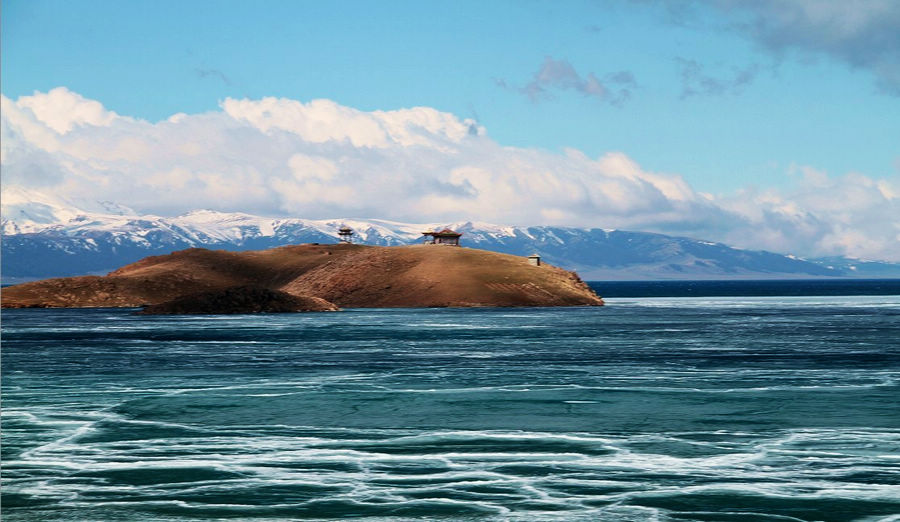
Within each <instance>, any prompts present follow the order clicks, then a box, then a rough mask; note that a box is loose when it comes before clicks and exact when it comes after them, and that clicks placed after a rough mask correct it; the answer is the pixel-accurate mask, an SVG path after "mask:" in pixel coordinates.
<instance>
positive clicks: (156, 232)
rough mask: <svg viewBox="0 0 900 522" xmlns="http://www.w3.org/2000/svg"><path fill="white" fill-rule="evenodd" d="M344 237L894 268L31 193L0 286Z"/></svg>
mask: <svg viewBox="0 0 900 522" xmlns="http://www.w3.org/2000/svg"><path fill="white" fill-rule="evenodd" d="M342 225H347V226H349V227H351V228H353V229H354V231H355V235H354V240H355V242H358V243H363V244H370V245H404V244H413V243H416V242H420V241H421V240H422V232H423V231H426V230H437V229H441V228H444V227H448V228H451V229H454V230H457V231H459V232H462V233H463V238H462V243H463V245H464V246H470V247H474V248H482V249H485V250H493V251H497V252H504V253H508V254H515V255H529V254H532V253H535V252H536V253H538V254H540V255H541V256H542V257H543V258H544V259H545V260H546V261H547V262H549V263H551V264H554V265H557V266H561V267H564V268H568V269H572V270H577V271H578V272H579V274H581V276H582V277H583V278H584V279H589V280H590V279H595V280H602V279H706V278H733V277H735V278H736V277H742V278H782V277H821V276H825V277H827V276H832V277H851V276H870V277H896V276H898V275H900V265H897V264H892V263H877V262H876V263H873V262H860V261H856V260H850V259H846V258H830V259H828V260H827V261H825V262H823V261H815V260H804V259H799V258H796V257H793V256H785V255H780V254H775V253H771V252H763V251H749V250H740V249H736V248H731V247H729V246H727V245H723V244H721V243H713V242H709V241H700V240H696V239H688V238H681V237H672V236H666V235H662V234H654V233H647V232H628V231H622V230H608V229H598V228H569V227H550V226H534V227H519V226H501V225H493V224H489V223H480V222H471V221H467V222H458V223H398V222H393V221H385V220H379V219H365V220H363V219H326V220H311V219H300V218H267V217H260V216H254V215H250V214H243V213H223V212H216V211H211V210H197V211H193V212H190V213H187V214H184V215H180V216H176V217H160V216H152V215H139V214H138V213H136V212H134V211H133V210H131V209H129V208H127V207H124V206H121V205H118V204H115V203H111V202H90V201H86V202H85V201H80V202H71V201H62V200H59V199H55V198H53V197H50V196H47V195H44V194H40V193H37V192H32V191H26V190H22V189H6V188H5V189H4V191H3V194H2V232H3V240H2V277H3V280H4V282H15V281H23V280H28V279H35V278H44V277H58V276H70V275H81V274H98V273H106V272H108V271H110V270H113V269H115V268H117V267H119V266H122V265H125V264H127V263H131V262H134V261H137V260H138V259H141V258H143V257H146V256H148V255H159V254H166V253H169V252H172V251H175V250H180V249H184V248H191V247H204V248H214V249H226V250H252V249H264V248H271V247H275V246H281V245H289V244H298V243H333V242H336V241H337V235H336V233H337V229H338V228H339V227H340V226H342Z"/></svg>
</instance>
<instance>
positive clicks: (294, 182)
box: [0, 88, 900, 261]
mask: <svg viewBox="0 0 900 522" xmlns="http://www.w3.org/2000/svg"><path fill="white" fill-rule="evenodd" d="M51 92H52V93H53V96H52V97H50V93H47V94H40V93H37V94H35V95H34V96H27V97H22V98H19V99H18V100H15V101H13V100H10V99H8V98H6V97H2V112H0V130H2V137H0V138H2V139H0V152H2V154H0V162H2V171H3V190H4V191H5V192H8V190H9V189H15V188H27V189H37V190H39V191H42V192H44V193H48V194H52V195H55V196H61V197H65V198H68V199H70V200H78V201H84V200H94V201H98V200H102V201H114V202H116V203H119V204H122V205H126V206H128V207H131V208H133V209H135V210H136V211H138V212H141V213H154V214H160V215H174V214H179V213H183V212H187V211H190V210H195V209H198V208H208V209H213V210H220V211H226V212H233V211H241V212H249V213H254V214H260V215H270V216H296V217H307V218H332V217H371V218H382V219H393V220H398V221H410V222H420V223H421V222H440V221H445V222H451V221H458V220H482V221H493V222H497V223H507V224H521V225H535V224H555V225H566V226H583V227H615V228H623V229H632V230H654V231H659V232H664V233H672V234H682V235H688V236H693V237H699V238H704V239H712V240H719V241H724V242H726V243H729V244H732V245H736V246H742V247H746V248H764V249H770V250H774V251H779V252H792V253H795V254H798V255H832V254H835V255H853V256H858V257H865V258H872V259H892V260H898V261H900V238H898V235H900V186H898V183H897V182H896V181H891V180H877V179H872V178H869V177H866V176H864V175H862V174H858V173H850V174H846V175H843V176H836V177H835V176H830V175H829V174H827V173H823V172H819V171H816V170H815V169H812V168H809V167H799V166H798V167H795V169H794V172H795V176H796V178H797V183H796V185H795V186H794V188H793V189H792V190H790V191H783V192H778V191H754V190H746V191H742V192H740V193H737V194H733V195H731V196H729V197H716V196H712V195H708V194H702V193H699V192H697V191H696V190H694V188H692V187H691V186H690V185H689V184H688V183H687V182H686V181H685V180H684V179H683V178H682V177H681V176H678V175H675V174H670V173H664V172H650V171H647V170H646V169H644V168H643V167H641V165H640V164H638V163H637V162H636V161H634V160H633V159H632V158H629V157H628V156H627V155H625V154H623V153H621V152H609V153H606V154H603V155H601V156H599V157H589V156H587V155H585V154H584V153H582V152H580V151H577V150H566V151H563V152H562V153H555V152H549V151H543V150H537V149H528V148H517V147H506V146H503V145H501V144H499V143H497V142H495V141H494V140H492V139H490V138H489V137H488V136H487V133H486V131H485V129H484V128H482V127H480V126H478V125H477V124H476V123H475V122H473V121H470V120H463V119H460V118H457V117H456V116H454V115H452V114H448V113H444V112H440V111H437V110H435V109H432V108H428V107H415V108H409V109H402V110H396V111H372V112H365V111H359V110H357V109H354V108H351V107H345V106H342V105H339V104H337V103H335V102H333V101H329V100H313V101H310V102H306V103H303V102H299V101H296V100H290V99H284V98H264V99H261V100H246V99H244V100H237V99H226V100H224V101H223V102H222V103H221V108H220V109H219V110H216V111H211V112H208V113H203V114H178V115H175V116H173V117H170V118H168V119H166V120H163V121H160V122H157V123H151V122H147V121H143V120H138V119H133V118H128V117H124V116H119V115H116V114H114V113H111V112H109V111H106V110H105V109H104V108H103V107H102V105H100V104H99V103H98V102H96V101H92V100H86V99H85V98H83V97H81V96H79V95H78V94H76V93H73V92H70V91H68V90H66V89H63V88H60V89H54V91H51ZM50 104H55V106H56V107H58V108H59V110H60V111H62V112H63V114H56V113H55V112H54V111H52V110H50V109H48V106H49V105H50ZM70 108H76V109H78V110H76V111H75V114H72V113H70V112H66V111H68V109H70Z"/></svg>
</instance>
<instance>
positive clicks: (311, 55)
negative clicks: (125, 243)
mask: <svg viewBox="0 0 900 522" xmlns="http://www.w3.org/2000/svg"><path fill="white" fill-rule="evenodd" d="M2 9H3V11H2V19H0V23H2V31H0V38H2V42H0V43H2V47H0V49H2V60H0V67H2V76H0V87H2V94H3V103H4V106H3V114H2V118H3V133H4V135H3V142H4V143H3V145H2V146H3V151H4V156H3V165H2V167H3V174H4V177H3V186H4V190H5V189H7V188H10V187H14V186H19V187H22V188H26V189H29V190H30V189H37V190H40V191H42V192H44V193H52V194H56V195H59V196H66V197H86V196H87V195H90V196H91V197H97V198H100V197H103V198H106V199H111V200H114V201H117V202H119V203H122V204H125V205H128V206H131V207H133V208H134V209H136V210H138V211H141V212H156V213H160V214H166V213H168V214H172V213H178V212H184V211H187V210H190V208H191V207H192V206H193V207H196V206H204V207H207V208H212V209H216V210H222V211H246V212H256V213H260V214H268V215H292V216H300V217H310V218H315V217H335V216H346V217H372V218H387V219H399V220H411V221H419V222H424V221H429V220H438V219H447V220H459V219H481V220H494V221H496V222H507V223H514V224H565V225H589V226H603V227H620V228H631V229H643V230H656V231H661V232H665V233H679V234H684V235H691V236H694V237H703V238H709V239H715V240H721V241H725V242H729V243H731V244H734V245H737V246H744V247H748V248H768V249H771V250H776V251H781V252H784V251H787V250H789V249H790V250H796V251H797V252H800V253H801V254H808V255H819V254H822V255H824V254H847V255H857V256H863V257H865V256H868V257H870V258H883V259H888V258H890V259H900V246H898V245H900V2H896V1H894V0H840V1H839V0H753V1H750V0H746V1H745V0H670V1H667V2H663V1H661V0H633V1H629V0H607V1H604V0H596V1H574V0H573V1H564V2H549V1H525V0H521V1H514V2H507V1H500V0H493V1H490V2H474V1H457V2H422V1H385V2H373V1H337V2H313V1H295V0H291V1H276V0H266V1H263V2H246V1H244V2H237V1H202V0H192V1H183V0H182V1H169V0H155V1H142V0H130V1H127V2H114V1H90V0H79V1H77V2H70V1H61V0H52V1H50V0H29V1H23V0H6V1H4V2H3V6H2ZM316 100H319V101H316ZM173 115H178V116H174V117H173ZM334 187H342V188H341V190H343V191H344V194H347V195H350V196H353V197H349V196H348V197H343V198H334V197H332V196H333V194H334V192H335V191H334V190H333V188H334ZM376 196H377V197H378V198H380V199H375V198H376Z"/></svg>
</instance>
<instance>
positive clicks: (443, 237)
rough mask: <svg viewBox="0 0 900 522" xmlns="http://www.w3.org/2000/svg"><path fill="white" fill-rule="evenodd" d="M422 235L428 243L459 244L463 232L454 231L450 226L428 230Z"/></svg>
mask: <svg viewBox="0 0 900 522" xmlns="http://www.w3.org/2000/svg"><path fill="white" fill-rule="evenodd" d="M422 235H423V236H425V244H426V245H450V246H459V238H460V237H462V234H460V233H459V232H454V231H452V230H450V229H449V228H445V229H444V230H440V231H438V232H433V231H431V230H429V231H427V232H422Z"/></svg>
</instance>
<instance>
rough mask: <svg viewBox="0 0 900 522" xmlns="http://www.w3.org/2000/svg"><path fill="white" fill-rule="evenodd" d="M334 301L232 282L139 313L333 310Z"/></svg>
mask: <svg viewBox="0 0 900 522" xmlns="http://www.w3.org/2000/svg"><path fill="white" fill-rule="evenodd" d="M336 310H339V308H338V307H337V306H335V305H334V303H330V302H328V301H326V300H324V299H320V298H318V297H303V296H296V295H291V294H289V293H287V292H282V291H279V290H271V289H269V288H261V287H258V286H233V287H229V288H225V289H222V290H214V291H211V292H202V293H199V294H191V295H186V296H184V297H179V298H177V299H173V300H171V301H166V302H165V303H160V304H155V305H148V306H146V307H144V309H143V310H141V311H140V312H137V313H138V314H141V315H175V314H255V313H292V312H333V311H336Z"/></svg>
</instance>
